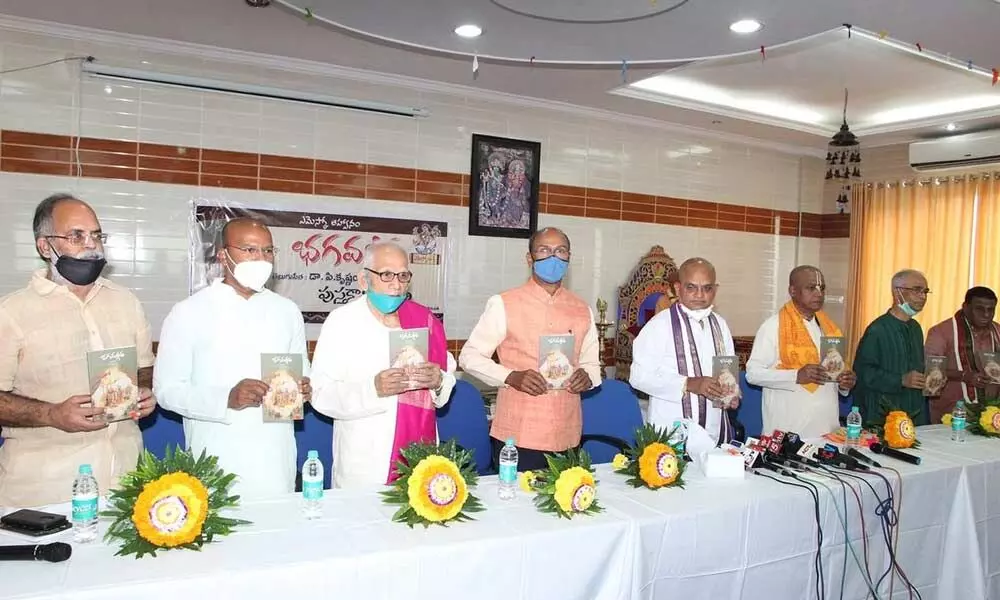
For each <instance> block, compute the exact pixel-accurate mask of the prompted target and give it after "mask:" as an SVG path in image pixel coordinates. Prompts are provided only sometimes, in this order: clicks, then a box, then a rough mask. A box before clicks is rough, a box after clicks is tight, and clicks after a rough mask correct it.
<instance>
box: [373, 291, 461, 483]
mask: <svg viewBox="0 0 1000 600" xmlns="http://www.w3.org/2000/svg"><path fill="white" fill-rule="evenodd" d="M397 314H398V315H399V325H400V326H401V327H402V328H403V329H420V328H421V327H426V328H427V332H428V335H427V354H428V356H427V361H428V362H432V363H435V364H437V365H438V366H439V367H441V370H442V371H447V370H448V340H447V338H446V337H445V333H444V325H442V324H441V321H438V320H437V319H436V318H434V315H433V313H431V311H430V310H429V309H428V308H427V307H426V306H423V305H421V304H417V303H416V302H414V301H412V300H407V301H406V302H403V304H402V306H400V307H399V311H398V312H397ZM413 442H424V443H428V444H433V443H436V442H437V413H436V412H435V411H434V400H433V398H432V396H431V392H430V390H411V391H409V392H403V393H402V394H400V395H399V396H397V404H396V435H395V437H394V438H393V440H392V455H391V457H390V459H389V476H388V478H387V479H386V484H389V483H392V482H393V481H395V480H396V479H397V478H398V477H399V475H398V474H397V473H396V461H401V460H403V456H402V454H401V453H400V451H401V450H402V449H403V448H405V447H407V446H409V445H410V444H412V443H413Z"/></svg>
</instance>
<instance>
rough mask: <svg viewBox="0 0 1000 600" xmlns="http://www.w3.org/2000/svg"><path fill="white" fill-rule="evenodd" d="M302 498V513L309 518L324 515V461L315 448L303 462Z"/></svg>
mask: <svg viewBox="0 0 1000 600" xmlns="http://www.w3.org/2000/svg"><path fill="white" fill-rule="evenodd" d="M302 500H303V503H302V513H303V514H304V515H305V517H306V518H307V519H318V518H320V517H321V516H323V463H322V462H320V460H319V453H318V452H316V451H315V450H310V451H309V453H308V454H307V455H306V462H304V463H302Z"/></svg>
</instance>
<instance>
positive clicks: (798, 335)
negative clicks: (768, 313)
mask: <svg viewBox="0 0 1000 600" xmlns="http://www.w3.org/2000/svg"><path fill="white" fill-rule="evenodd" d="M815 316H816V322H817V323H819V328H820V330H821V331H822V332H823V335H825V336H831V337H835V336H836V337H839V336H842V335H843V334H842V333H841V332H840V329H839V328H838V327H837V325H836V324H835V323H834V322H833V321H831V320H830V318H829V317H827V316H826V313H825V312H823V311H819V312H817V313H816V315H815ZM778 356H779V357H780V359H781V362H780V363H779V364H778V368H779V369H794V370H796V371H797V370H799V369H801V368H802V367H804V366H806V365H818V364H819V350H818V349H817V348H816V343H815V342H813V339H812V336H810V335H809V331H808V330H807V329H806V324H805V322H804V321H803V319H802V313H800V312H799V311H798V310H797V309H796V308H795V305H794V304H793V303H792V302H791V301H789V302H786V303H785V305H784V306H782V307H781V311H780V312H779V313H778ZM802 387H804V388H806V389H807V390H809V392H810V393H813V392H815V391H816V390H817V389H819V385H817V384H815V383H807V384H804V385H803V386H802Z"/></svg>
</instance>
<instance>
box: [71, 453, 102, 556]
mask: <svg viewBox="0 0 1000 600" xmlns="http://www.w3.org/2000/svg"><path fill="white" fill-rule="evenodd" d="M98 495H99V493H98V489H97V479H95V478H94V471H93V470H92V469H91V468H90V465H80V473H79V474H78V475H77V476H76V479H74V480H73V517H72V520H73V541H74V542H77V543H81V544H85V543H87V542H92V541H94V540H95V539H97V497H98Z"/></svg>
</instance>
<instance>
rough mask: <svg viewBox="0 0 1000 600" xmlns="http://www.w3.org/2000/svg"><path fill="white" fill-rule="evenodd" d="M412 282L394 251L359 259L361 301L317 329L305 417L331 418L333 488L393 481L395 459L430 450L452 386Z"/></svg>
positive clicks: (383, 247) (442, 344)
mask: <svg viewBox="0 0 1000 600" xmlns="http://www.w3.org/2000/svg"><path fill="white" fill-rule="evenodd" d="M412 278H413V273H412V272H411V271H410V270H409V259H408V257H407V254H406V251H405V250H403V249H402V248H400V247H399V246H398V245H396V244H392V243H379V244H373V245H371V246H370V247H368V248H367V249H366V250H365V256H364V267H363V269H362V270H361V272H360V273H359V275H358V284H359V286H360V287H361V289H362V290H363V291H364V292H365V293H364V295H362V296H359V297H358V298H355V299H354V300H352V301H350V302H348V303H347V304H346V305H344V306H342V307H340V308H338V309H337V310H334V311H332V312H331V313H330V315H329V316H328V317H327V318H326V322H325V323H323V329H322V331H321V332H320V334H319V340H318V341H317V342H316V353H315V355H314V356H313V385H314V386H315V393H314V397H313V408H315V409H316V410H318V411H319V412H321V413H323V414H325V415H328V416H330V417H333V419H334V420H335V422H334V425H333V487H336V488H351V487H353V488H357V487H362V488H364V487H377V486H380V485H384V484H386V483H390V482H392V481H394V480H395V479H396V463H397V461H399V460H401V458H402V456H401V455H400V450H402V449H403V448H406V446H408V445H410V444H411V443H413V442H426V443H432V444H433V443H435V442H436V441H437V414H436V412H435V409H436V408H439V407H441V406H444V405H445V404H446V403H447V402H448V399H449V397H450V396H451V390H452V388H454V386H455V375H454V373H455V359H454V357H452V355H451V354H450V353H449V352H448V339H447V337H446V336H445V332H444V326H443V325H442V324H441V321H440V320H438V318H437V317H435V316H434V314H433V313H431V311H430V310H429V309H428V308H427V307H426V306H423V305H421V304H417V303H416V302H414V301H413V300H411V299H410V298H409V294H408V293H407V290H408V289H409V287H410V281H411V279H412Z"/></svg>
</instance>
